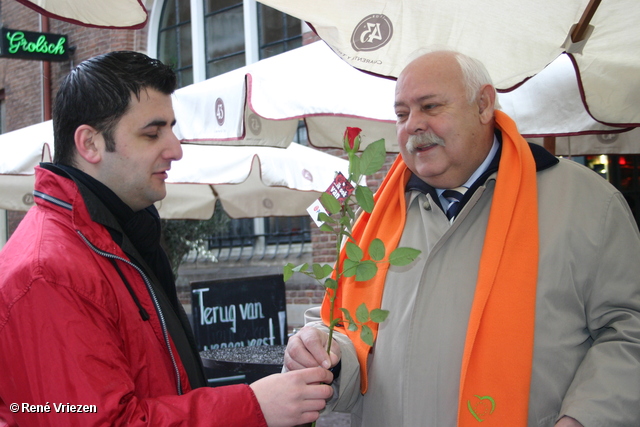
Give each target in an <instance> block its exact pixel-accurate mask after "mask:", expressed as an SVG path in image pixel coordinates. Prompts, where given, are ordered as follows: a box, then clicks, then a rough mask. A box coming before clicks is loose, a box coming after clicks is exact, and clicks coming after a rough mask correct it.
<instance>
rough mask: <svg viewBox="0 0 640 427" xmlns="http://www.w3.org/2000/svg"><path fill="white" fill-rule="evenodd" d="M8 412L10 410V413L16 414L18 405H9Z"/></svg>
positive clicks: (18, 408)
mask: <svg viewBox="0 0 640 427" xmlns="http://www.w3.org/2000/svg"><path fill="white" fill-rule="evenodd" d="M9 410H11V412H18V411H19V410H20V405H18V404H17V403H12V404H11V405H9Z"/></svg>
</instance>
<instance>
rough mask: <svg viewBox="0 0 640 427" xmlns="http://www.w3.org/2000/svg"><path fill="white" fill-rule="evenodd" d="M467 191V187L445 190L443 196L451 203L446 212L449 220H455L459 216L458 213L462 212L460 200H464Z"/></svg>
mask: <svg viewBox="0 0 640 427" xmlns="http://www.w3.org/2000/svg"><path fill="white" fill-rule="evenodd" d="M467 190H468V188H467V187H457V188H453V189H450V190H444V191H443V192H442V196H443V197H444V198H445V199H447V200H448V201H449V202H450V204H449V207H448V208H447V212H446V213H447V218H449V219H450V220H451V219H453V218H455V216H456V215H458V212H460V208H461V205H460V200H462V196H464V193H466V191H467Z"/></svg>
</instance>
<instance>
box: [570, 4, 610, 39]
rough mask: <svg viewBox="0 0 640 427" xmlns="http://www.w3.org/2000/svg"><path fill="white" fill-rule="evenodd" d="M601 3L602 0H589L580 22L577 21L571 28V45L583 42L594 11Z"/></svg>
mask: <svg viewBox="0 0 640 427" xmlns="http://www.w3.org/2000/svg"><path fill="white" fill-rule="evenodd" d="M601 1H602V0H591V1H590V2H589V4H588V5H587V8H586V9H585V10H584V12H582V17H581V18H580V21H578V24H577V25H576V26H575V27H574V28H573V31H571V41H572V42H573V43H578V42H581V41H582V40H584V38H585V36H586V33H587V29H588V28H589V23H590V22H591V18H593V15H594V14H595V13H596V10H598V6H600V2H601Z"/></svg>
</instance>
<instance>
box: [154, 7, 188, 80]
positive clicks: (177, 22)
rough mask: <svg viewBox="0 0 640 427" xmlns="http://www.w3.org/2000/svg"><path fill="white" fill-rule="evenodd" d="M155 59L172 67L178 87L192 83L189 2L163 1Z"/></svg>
mask: <svg viewBox="0 0 640 427" xmlns="http://www.w3.org/2000/svg"><path fill="white" fill-rule="evenodd" d="M157 58H158V59H159V60H161V61H162V62H164V63H165V64H169V65H171V66H173V67H174V69H175V70H176V73H177V75H178V86H179V87H183V86H187V85H190V84H192V83H193V55H192V49H191V12H190V7H189V2H185V1H180V0H166V1H165V3H164V7H163V8H162V15H161V17H160V27H159V34H158V56H157Z"/></svg>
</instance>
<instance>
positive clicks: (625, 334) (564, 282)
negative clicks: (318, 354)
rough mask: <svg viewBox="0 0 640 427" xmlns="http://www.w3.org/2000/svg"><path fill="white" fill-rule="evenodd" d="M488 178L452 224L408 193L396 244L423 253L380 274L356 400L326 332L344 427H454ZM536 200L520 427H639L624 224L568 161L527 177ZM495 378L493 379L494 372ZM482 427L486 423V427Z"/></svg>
mask: <svg viewBox="0 0 640 427" xmlns="http://www.w3.org/2000/svg"><path fill="white" fill-rule="evenodd" d="M495 177H496V175H495V174H494V175H493V176H492V177H490V178H489V179H488V180H487V182H486V183H485V185H483V186H481V187H480V188H479V189H478V190H477V191H476V192H475V193H474V194H473V196H472V198H471V200H470V201H469V202H468V203H467V204H466V205H465V206H464V207H463V210H462V211H461V213H460V214H459V216H458V218H457V219H456V220H455V221H454V222H453V224H449V222H448V220H447V218H446V216H445V215H444V213H443V212H442V210H440V208H438V207H437V205H436V203H435V202H434V201H433V200H431V196H429V195H424V194H422V193H418V192H412V193H411V194H410V195H409V203H408V213H407V214H408V218H407V226H406V227H405V230H404V233H403V237H402V240H401V242H400V246H412V247H415V248H418V249H421V250H422V251H423V252H422V254H421V256H420V257H419V258H418V259H417V260H416V261H415V262H414V263H413V264H411V265H410V266H407V267H402V268H392V269H391V270H390V273H389V275H388V277H387V281H386V285H385V292H384V296H383V302H382V307H383V308H385V309H388V310H390V315H389V318H388V319H387V321H386V322H385V323H383V324H382V325H381V327H380V331H379V335H378V340H377V343H376V345H375V347H374V350H373V352H372V355H371V357H370V358H369V391H368V392H367V394H366V395H364V396H362V395H361V394H360V392H359V381H360V380H359V372H358V365H357V360H356V358H355V352H354V350H353V346H352V345H351V343H350V342H349V340H348V339H347V338H346V337H344V336H342V335H340V334H338V340H339V341H340V346H341V349H342V355H343V356H342V365H343V366H342V373H341V376H340V379H339V381H337V387H336V388H337V389H339V390H337V393H336V395H337V398H334V400H333V401H332V402H331V404H330V406H332V407H333V408H334V410H335V411H344V412H352V414H353V415H352V425H353V426H364V427H378V426H379V427H389V426H394V427H395V426H411V427H413V426H427V427H447V426H455V425H456V418H457V410H458V391H459V381H460V363H461V359H462V350H463V348H464V339H465V333H466V325H467V321H468V316H469V311H470V307H471V302H472V300H473V292H474V287H475V283H476V278H477V273H478V268H477V267H478V262H479V259H480V252H481V248H482V244H483V240H484V232H485V228H486V224H487V221H488V216H489V208H490V205H491V200H492V197H493V191H494V188H495ZM538 193H539V223H540V261H539V262H540V265H539V272H538V289H537V304H536V330H535V348H534V362H533V373H532V382H531V392H530V397H529V422H528V426H530V427H533V426H536V427H547V426H553V425H554V424H555V422H556V421H557V420H558V418H559V417H561V416H563V415H568V416H571V417H574V418H576V419H577V420H579V421H580V422H581V423H582V424H583V425H584V426H586V427H591V426H607V427H615V426H619V427H630V426H640V235H639V234H638V229H637V226H636V223H635V220H634V219H633V216H632V214H631V212H630V210H629V208H628V206H627V204H626V202H625V200H624V198H623V197H622V195H621V194H620V193H619V192H618V191H617V190H616V189H615V188H614V187H612V186H611V185H610V184H609V183H607V182H606V181H605V180H604V179H602V178H601V177H599V176H598V175H597V174H596V173H594V172H593V171H591V170H588V169H587V168H585V167H583V166H580V165H578V164H577V163H575V162H572V161H569V160H560V163H559V164H558V165H556V166H553V167H551V168H549V169H546V170H543V171H541V172H538ZM513 285H514V286H518V283H514V284H513ZM307 318H308V321H309V322H317V321H318V319H319V316H318V311H317V310H309V312H308V313H307ZM316 324H318V323H316ZM318 326H320V325H319V324H318ZM496 333H500V331H496ZM495 370H496V375H500V366H495ZM496 404H497V405H498V404H499V403H496ZM483 425H485V426H491V424H490V422H489V420H487V421H485V422H484V423H483ZM500 427H503V426H500ZM509 427H512V426H509Z"/></svg>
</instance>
